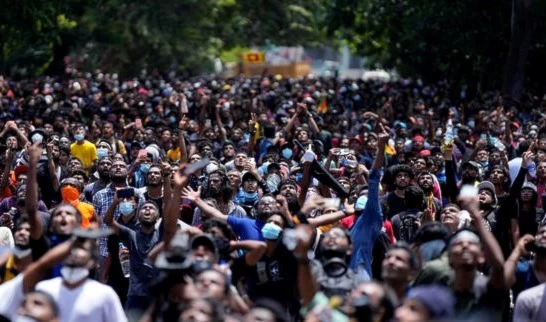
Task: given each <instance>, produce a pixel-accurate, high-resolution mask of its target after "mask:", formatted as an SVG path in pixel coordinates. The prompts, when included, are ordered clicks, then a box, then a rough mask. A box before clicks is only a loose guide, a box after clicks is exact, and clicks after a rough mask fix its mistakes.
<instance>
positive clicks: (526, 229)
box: [518, 208, 544, 236]
mask: <svg viewBox="0 0 546 322" xmlns="http://www.w3.org/2000/svg"><path fill="white" fill-rule="evenodd" d="M542 217H544V210H542V209H540V208H535V209H533V210H531V211H525V210H523V209H520V213H519V216H518V226H519V235H520V236H524V235H525V234H530V235H532V236H534V235H536V233H537V230H538V225H539V223H540V222H541V220H542Z"/></svg>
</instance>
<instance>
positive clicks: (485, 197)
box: [478, 189, 493, 205]
mask: <svg viewBox="0 0 546 322" xmlns="http://www.w3.org/2000/svg"><path fill="white" fill-rule="evenodd" d="M478 200H479V201H480V205H491V204H492V203H493V196H492V195H491V191H489V190H487V189H482V190H480V192H479V193H478Z"/></svg>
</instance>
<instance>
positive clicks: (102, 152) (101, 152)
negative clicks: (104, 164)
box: [97, 148, 108, 159]
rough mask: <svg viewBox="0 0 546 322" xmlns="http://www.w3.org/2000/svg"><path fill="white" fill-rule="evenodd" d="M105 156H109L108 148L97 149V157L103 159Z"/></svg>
mask: <svg viewBox="0 0 546 322" xmlns="http://www.w3.org/2000/svg"><path fill="white" fill-rule="evenodd" d="M105 156H108V149H104V148H99V149H97V157H98V158H99V159H102V158H104V157H105Z"/></svg>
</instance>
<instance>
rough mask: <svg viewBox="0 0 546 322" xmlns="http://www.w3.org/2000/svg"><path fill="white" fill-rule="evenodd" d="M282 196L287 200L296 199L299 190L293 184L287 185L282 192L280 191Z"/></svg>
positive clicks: (282, 188)
mask: <svg viewBox="0 0 546 322" xmlns="http://www.w3.org/2000/svg"><path fill="white" fill-rule="evenodd" d="M279 192H280V194H281V196H283V197H285V198H289V197H292V198H295V197H296V196H297V193H298V190H297V188H296V187H295V186H294V185H291V184H285V185H283V186H282V187H281V190H280V191H279Z"/></svg>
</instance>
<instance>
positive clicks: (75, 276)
mask: <svg viewBox="0 0 546 322" xmlns="http://www.w3.org/2000/svg"><path fill="white" fill-rule="evenodd" d="M61 275H62V277H63V280H64V281H65V282H67V283H68V284H76V283H78V282H80V281H81V280H83V279H84V278H86V277H87V276H89V270H88V269H87V268H84V267H67V266H63V268H61Z"/></svg>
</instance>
